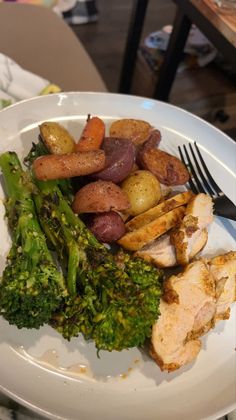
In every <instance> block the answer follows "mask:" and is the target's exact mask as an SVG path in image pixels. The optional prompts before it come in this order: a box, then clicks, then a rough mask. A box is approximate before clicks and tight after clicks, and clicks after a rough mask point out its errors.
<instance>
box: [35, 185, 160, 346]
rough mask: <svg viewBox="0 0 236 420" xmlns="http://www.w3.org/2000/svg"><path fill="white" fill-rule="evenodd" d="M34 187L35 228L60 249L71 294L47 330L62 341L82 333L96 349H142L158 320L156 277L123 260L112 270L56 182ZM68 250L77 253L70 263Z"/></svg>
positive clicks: (149, 270) (101, 247) (107, 254)
mask: <svg viewBox="0 0 236 420" xmlns="http://www.w3.org/2000/svg"><path fill="white" fill-rule="evenodd" d="M35 182H36V185H37V187H38V189H39V191H38V193H37V194H36V195H35V203H36V208H37V211H38V215H39V218H40V221H41V225H42V226H44V227H45V228H46V229H45V233H46V234H48V232H49V236H48V238H49V239H50V237H53V239H54V240H55V242H56V243H57V245H56V247H55V248H56V250H57V251H58V249H60V248H61V249H62V250H63V251H62V253H63V254H64V251H65V250H66V252H67V262H66V264H67V272H68V277H70V276H71V279H72V280H71V281H72V284H73V287H71V289H70V290H71V291H73V292H74V291H76V292H77V293H75V294H74V293H73V294H72V297H73V298H74V300H70V301H68V302H66V304H65V306H64V307H63V308H61V311H59V312H58V313H57V314H56V315H55V317H53V319H52V321H51V325H53V326H54V328H56V329H57V330H58V331H59V332H60V333H61V334H62V335H63V336H64V337H65V338H67V339H71V337H74V336H77V335H78V334H79V333H83V334H84V336H85V338H86V339H88V338H92V339H93V340H94V341H95V344H96V346H97V348H98V349H104V350H109V351H111V350H122V349H123V348H129V347H133V346H136V345H140V344H143V343H144V341H145V339H146V338H147V337H148V336H150V334H151V326H152V324H153V323H154V321H155V320H156V319H157V317H158V314H159V312H158V307H159V299H160V296H161V282H160V280H161V278H162V272H161V271H160V270H157V269H156V268H154V267H152V266H150V265H149V264H147V263H146V262H144V261H142V260H138V259H133V258H132V257H130V256H129V255H128V254H123V256H122V257H121V258H120V263H119V264H117V262H116V260H115V258H114V256H113V255H112V254H111V253H110V252H109V251H108V250H107V248H106V247H105V246H104V244H101V243H99V242H98V241H97V239H96V238H95V237H94V236H93V234H92V233H91V232H90V231H89V230H88V229H87V228H86V226H85V225H84V223H83V222H82V221H81V219H80V218H79V217H78V216H76V215H75V214H74V213H73V211H72V209H71V208H70V206H69V205H68V203H67V201H66V200H65V199H64V197H63V195H62V193H61V191H60V190H59V188H58V186H57V184H56V182H54V181H35ZM72 244H73V246H75V248H76V247H77V251H78V259H76V256H75V257H74V258H75V260H74V261H73V254H72V252H73V250H72ZM59 252H60V251H59ZM67 281H68V280H67Z"/></svg>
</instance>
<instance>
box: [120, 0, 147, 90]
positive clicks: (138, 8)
mask: <svg viewBox="0 0 236 420" xmlns="http://www.w3.org/2000/svg"><path fill="white" fill-rule="evenodd" d="M133 3H134V4H133V9H132V13H131V19H130V24H129V31H128V37H127V40H126V47H125V53H124V59H123V64H122V70H121V77H120V83H119V89H118V91H119V92H120V93H129V91H130V88H131V83H132V78H133V73H134V66H135V60H136V56H137V50H138V47H139V42H140V37H141V34H142V29H143V22H144V18H145V13H146V9H147V5H148V0H135V1H134V2H133Z"/></svg>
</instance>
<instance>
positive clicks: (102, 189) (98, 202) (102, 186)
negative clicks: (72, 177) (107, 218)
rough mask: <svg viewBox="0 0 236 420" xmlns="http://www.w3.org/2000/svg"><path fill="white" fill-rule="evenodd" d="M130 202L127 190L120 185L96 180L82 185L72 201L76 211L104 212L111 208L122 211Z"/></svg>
mask: <svg viewBox="0 0 236 420" xmlns="http://www.w3.org/2000/svg"><path fill="white" fill-rule="evenodd" d="M129 206H130V203H129V199H128V197H127V195H126V194H125V192H123V191H122V189H121V188H120V187H118V185H116V184H114V183H113V182H108V181H100V180H99V181H95V182H91V183H89V184H87V185H85V186H84V187H82V188H81V189H80V190H79V191H78V192H77V193H76V194H75V198H74V201H73V203H72V208H73V211H74V212H75V213H102V212H107V211H111V210H116V211H122V210H126V209H127V208H129Z"/></svg>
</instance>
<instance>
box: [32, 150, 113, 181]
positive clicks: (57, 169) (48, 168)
mask: <svg viewBox="0 0 236 420" xmlns="http://www.w3.org/2000/svg"><path fill="white" fill-rule="evenodd" d="M104 165H105V153H104V151H103V150H96V151H95V150H93V151H92V150H91V151H88V152H80V153H79V152H78V153H68V154H65V155H45V156H40V157H39V158H37V159H36V160H35V161H34V163H33V171H34V174H35V176H36V178H37V179H40V180H43V181H47V180H49V179H63V178H72V177H75V176H83V175H90V174H92V173H93V172H97V171H98V170H100V169H102V168H104Z"/></svg>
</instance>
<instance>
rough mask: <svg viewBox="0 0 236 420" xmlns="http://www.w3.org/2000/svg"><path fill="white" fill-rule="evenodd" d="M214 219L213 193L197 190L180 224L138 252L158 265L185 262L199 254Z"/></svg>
mask: <svg viewBox="0 0 236 420" xmlns="http://www.w3.org/2000/svg"><path fill="white" fill-rule="evenodd" d="M212 221H213V202H212V199H211V197H210V196H208V195H206V194H202V193H201V194H198V195H196V196H194V197H193V198H192V199H191V200H190V201H189V203H188V205H187V208H186V210H185V215H184V217H183V219H182V221H181V223H180V225H179V226H178V227H176V228H175V229H173V230H172V232H170V233H167V234H166V235H162V236H161V237H160V238H158V239H157V240H155V241H152V242H151V243H148V244H147V245H146V246H144V247H143V248H141V249H140V250H138V251H137V252H136V255H137V256H138V257H140V258H143V259H144V260H146V261H149V262H152V263H154V264H156V265H157V266H158V267H173V266H176V265H185V264H188V263H189V261H190V260H191V259H192V258H193V257H194V256H195V255H197V254H198V253H199V252H200V251H201V250H202V249H203V248H204V246H205V245H206V243H207V240H208V231H207V227H208V226H209V224H210V223H211V222H212Z"/></svg>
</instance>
